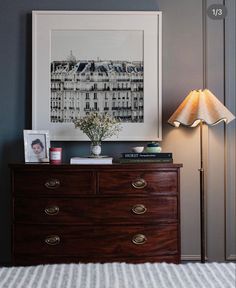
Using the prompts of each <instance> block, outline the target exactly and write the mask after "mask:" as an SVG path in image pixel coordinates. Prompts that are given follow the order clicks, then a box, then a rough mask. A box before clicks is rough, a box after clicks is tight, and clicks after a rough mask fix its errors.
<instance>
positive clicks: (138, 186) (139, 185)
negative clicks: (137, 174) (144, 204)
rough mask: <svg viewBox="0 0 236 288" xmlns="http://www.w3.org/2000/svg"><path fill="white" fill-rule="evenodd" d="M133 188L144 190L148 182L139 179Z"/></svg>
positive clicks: (135, 181) (133, 183)
mask: <svg viewBox="0 0 236 288" xmlns="http://www.w3.org/2000/svg"><path fill="white" fill-rule="evenodd" d="M132 186H133V187H134V188H136V189H142V188H144V187H146V186H147V182H146V181H145V180H144V179H142V178H138V179H136V180H134V181H133V182H132Z"/></svg>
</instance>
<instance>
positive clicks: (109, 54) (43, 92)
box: [32, 11, 161, 141]
mask: <svg viewBox="0 0 236 288" xmlns="http://www.w3.org/2000/svg"><path fill="white" fill-rule="evenodd" d="M32 102H33V107H32V126H33V129H47V130H49V131H50V137H51V140H88V138H87V136H86V135H85V134H84V133H82V131H80V130H79V129H75V128H74V121H75V120H76V119H77V118H79V117H84V116H86V115H88V114H90V113H91V112H97V113H108V114H109V115H111V116H113V117H114V118H116V119H118V120H119V121H120V122H121V126H122V131H121V132H120V133H119V138H118V139H116V138H111V139H109V140H137V141H138V140H140V141H141V140H143V141H145V140H146V141H150V140H161V12H110V11H109V12H103V11H96V12H94V11H33V101H32Z"/></svg>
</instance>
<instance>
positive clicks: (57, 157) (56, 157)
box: [49, 147, 62, 164]
mask: <svg viewBox="0 0 236 288" xmlns="http://www.w3.org/2000/svg"><path fill="white" fill-rule="evenodd" d="M49 159H50V163H51V164H61V160H62V148H56V147H52V148H49Z"/></svg>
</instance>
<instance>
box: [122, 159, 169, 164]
mask: <svg viewBox="0 0 236 288" xmlns="http://www.w3.org/2000/svg"><path fill="white" fill-rule="evenodd" d="M119 162H120V163H151V162H153V163H173V159H172V158H158V159H157V158H156V159H138V158H136V159H134V158H132V159H127V158H120V159H119Z"/></svg>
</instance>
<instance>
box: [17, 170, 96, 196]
mask: <svg viewBox="0 0 236 288" xmlns="http://www.w3.org/2000/svg"><path fill="white" fill-rule="evenodd" d="M14 187H15V189H14V194H19V195H22V194H24V195H25V194H28V195H29V194H31V195H35V194H47V195H61V194H66V195H68V194H94V193H95V189H96V182H95V176H94V174H93V173H92V172H82V171H81V172H79V173H73V172H69V173H68V172H67V171H60V172H57V171H53V170H52V171H50V170H49V171H40V172H38V171H29V172H28V173H26V172H25V171H23V172H21V171H17V172H15V175H14Z"/></svg>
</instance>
